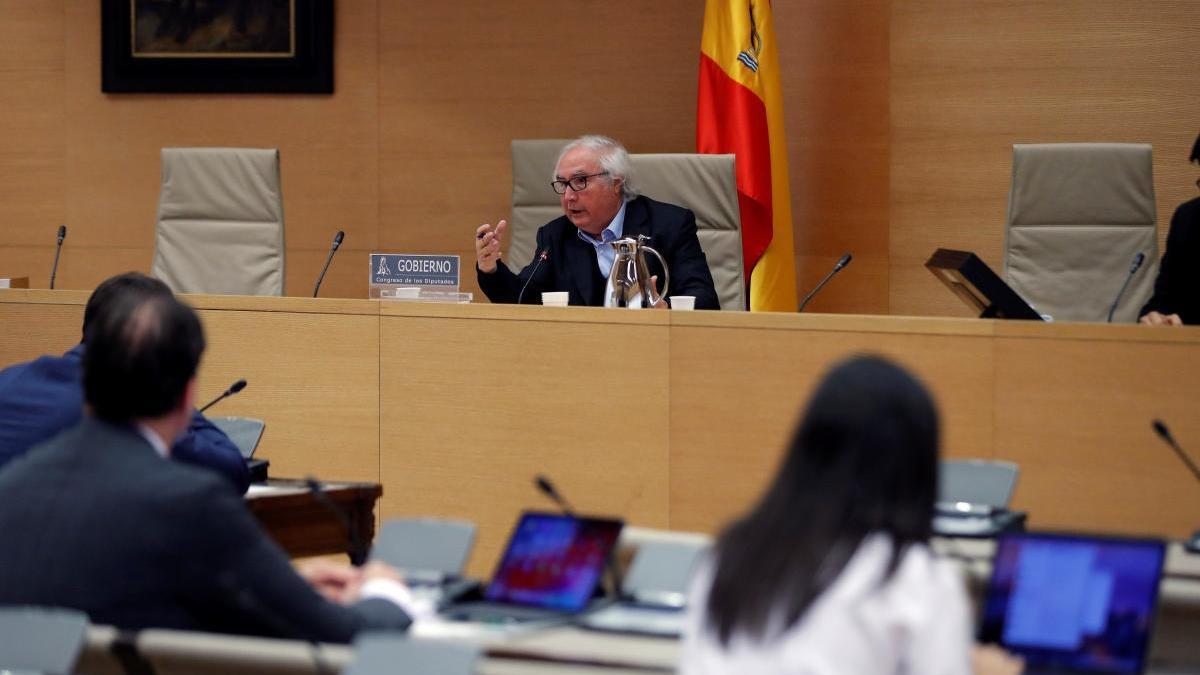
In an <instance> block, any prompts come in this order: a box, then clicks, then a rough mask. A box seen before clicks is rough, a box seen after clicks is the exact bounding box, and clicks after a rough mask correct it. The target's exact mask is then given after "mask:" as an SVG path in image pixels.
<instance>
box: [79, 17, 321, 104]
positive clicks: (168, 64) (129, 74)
mask: <svg viewBox="0 0 1200 675" xmlns="http://www.w3.org/2000/svg"><path fill="white" fill-rule="evenodd" d="M241 1H242V2H248V1H249V0H241ZM289 1H290V3H291V5H290V8H291V9H290V19H291V23H290V25H289V26H287V27H286V28H287V31H286V32H285V33H284V34H283V45H284V46H282V47H272V48H262V49H260V50H258V51H254V50H248V51H241V52H238V51H233V50H232V49H230V50H226V51H225V52H221V51H219V50H212V51H200V50H192V49H189V47H188V46H187V45H186V43H184V44H183V46H181V47H179V48H178V49H173V50H172V51H166V50H162V49H149V48H147V49H140V48H138V47H135V43H134V39H135V35H134V25H135V24H134V21H135V17H136V16H137V11H138V9H137V5H138V3H142V2H146V3H147V4H145V5H143V8H142V9H141V11H142V13H143V15H145V14H148V13H149V9H147V8H150V9H154V10H155V11H159V10H158V6H159V5H167V4H171V3H163V2H158V3H154V1H153V0H149V2H147V0H102V2H101V19H100V25H101V40H100V42H101V47H100V49H101V85H100V89H101V91H103V92H105V93H109V94H121V93H222V94H231V93H306V94H331V93H333V0H289ZM238 2H239V0H230V1H229V2H227V3H224V5H225V6H235V5H237V3H238ZM175 4H177V5H181V6H191V7H195V6H196V3H195V0H192V1H191V3H190V5H189V3H186V2H184V3H175ZM213 4H215V3H206V4H205V5H204V6H211V5H213ZM152 5H153V6H152ZM230 11H232V10H230ZM143 18H144V17H143ZM186 30H187V28H181V29H175V31H176V34H180V35H183V34H186ZM138 39H142V37H141V36H139V38H138ZM272 50H273V51H272Z"/></svg>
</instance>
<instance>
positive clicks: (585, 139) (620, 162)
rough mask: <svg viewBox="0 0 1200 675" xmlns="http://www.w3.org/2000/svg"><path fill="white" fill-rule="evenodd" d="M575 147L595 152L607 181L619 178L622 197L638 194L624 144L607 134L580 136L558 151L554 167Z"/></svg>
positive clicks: (626, 197) (610, 181)
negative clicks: (606, 175)
mask: <svg viewBox="0 0 1200 675" xmlns="http://www.w3.org/2000/svg"><path fill="white" fill-rule="evenodd" d="M575 148H587V149H588V150H591V151H593V152H594V153H596V155H597V160H598V161H599V162H600V168H601V169H603V170H604V171H605V173H607V174H608V181H609V183H612V182H613V180H614V179H616V178H620V179H621V197H622V198H624V199H627V200H628V199H633V198H634V197H637V196H638V192H637V188H635V187H634V185H633V166H632V164H631V163H630V162H629V151H628V150H626V149H625V146H623V145H621V144H620V143H619V142H617V141H615V140H613V139H611V138H609V137H608V136H601V135H599V134H588V135H586V136H580V137H579V138H576V139H575V140H573V141H571V142H570V143H567V144H566V145H565V146H564V147H563V149H562V152H560V153H558V159H557V160H555V162H554V167H555V169H557V168H558V163H559V162H561V161H562V158H563V157H564V156H566V154H567V153H568V152H570V151H572V150H574V149H575ZM554 178H557V176H555V177H554Z"/></svg>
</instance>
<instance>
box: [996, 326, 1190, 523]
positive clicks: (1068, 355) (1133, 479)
mask: <svg viewBox="0 0 1200 675" xmlns="http://www.w3.org/2000/svg"><path fill="white" fill-rule="evenodd" d="M1043 328H1045V327H1043ZM1056 328H1057V327H1056ZM1103 328H1107V329H1108V330H1103ZM1103 328H1101V327H1088V326H1064V327H1061V333H1060V335H1058V336H1053V334H1050V335H1048V334H1047V331H1046V330H1042V331H1040V332H1038V333H1036V334H1034V333H1032V332H1030V331H1028V329H1021V328H1012V329H1010V328H1009V327H1001V328H1000V329H998V330H999V331H1004V332H1000V333H999V334H998V337H997V339H996V344H995V351H996V455H997V456H998V457H1001V458H1004V459H1009V460H1012V461H1014V462H1017V463H1018V464H1019V465H1020V467H1021V476H1020V479H1019V480H1018V482H1017V491H1016V495H1015V497H1014V505H1015V507H1016V508H1019V509H1023V510H1027V511H1029V514H1030V523H1031V525H1032V526H1035V527H1038V528H1063V529H1079V528H1087V529H1096V530H1104V531H1111V532H1123V533H1127V534H1155V535H1170V536H1173V537H1185V536H1188V535H1190V534H1191V532H1193V531H1194V530H1195V529H1196V527H1197V526H1198V525H1200V521H1198V518H1200V490H1197V489H1196V481H1195V479H1194V478H1193V477H1192V475H1191V474H1190V473H1189V472H1188V470H1187V468H1186V467H1185V466H1183V464H1182V463H1181V462H1180V461H1179V458H1178V457H1176V456H1175V455H1174V453H1173V452H1172V451H1171V449H1170V448H1169V447H1167V446H1166V445H1165V444H1164V443H1163V442H1162V440H1161V439H1159V438H1158V437H1157V436H1156V435H1155V434H1154V432H1153V431H1152V430H1151V426H1150V423H1151V420H1153V419H1156V418H1161V419H1162V420H1164V421H1165V422H1166V423H1167V424H1168V426H1169V427H1170V428H1171V430H1172V433H1173V434H1174V436H1175V437H1176V439H1177V440H1178V441H1179V442H1180V443H1182V444H1183V446H1184V447H1192V448H1194V447H1196V446H1197V445H1198V444H1200V443H1197V442H1192V443H1189V442H1188V441H1189V439H1193V440H1194V439H1200V418H1198V417H1197V416H1196V401H1198V400H1200V359H1197V354H1198V353H1200V335H1197V334H1196V333H1197V331H1195V330H1194V329H1185V330H1181V331H1170V332H1168V333H1162V332H1158V333H1155V332H1153V331H1147V330H1145V329H1141V328H1139V327H1136V326H1128V327H1113V326H1106V327H1103ZM1118 331H1120V332H1118ZM1051 337H1057V339H1050V338H1051ZM1122 338H1123V339H1124V340H1125V341H1123V342H1122V341H1119V340H1120V339H1122ZM1192 452H1193V453H1194V452H1195V451H1194V450H1193V451H1192ZM1193 456H1194V455H1193ZM1151 523H1153V525H1151Z"/></svg>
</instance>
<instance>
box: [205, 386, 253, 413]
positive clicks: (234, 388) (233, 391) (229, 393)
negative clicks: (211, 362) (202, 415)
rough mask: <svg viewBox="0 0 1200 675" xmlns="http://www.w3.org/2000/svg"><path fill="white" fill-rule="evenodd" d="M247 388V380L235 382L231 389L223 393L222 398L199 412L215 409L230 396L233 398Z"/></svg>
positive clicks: (216, 399) (209, 403) (218, 398)
mask: <svg viewBox="0 0 1200 675" xmlns="http://www.w3.org/2000/svg"><path fill="white" fill-rule="evenodd" d="M245 388H246V380H238V381H237V382H234V383H233V384H231V385H229V388H228V389H226V390H225V391H223V392H222V393H221V395H220V396H218V397H216V398H214V399H213V400H211V401H209V402H208V404H207V405H205V406H204V407H203V408H201V409H200V410H198V411H197V412H204V411H205V410H208V409H209V408H211V407H213V406H214V405H216V404H218V403H220V402H221V401H224V400H225V399H227V398H229V397H230V396H233V395H234V394H236V393H238V392H239V391H241V390H243V389H245Z"/></svg>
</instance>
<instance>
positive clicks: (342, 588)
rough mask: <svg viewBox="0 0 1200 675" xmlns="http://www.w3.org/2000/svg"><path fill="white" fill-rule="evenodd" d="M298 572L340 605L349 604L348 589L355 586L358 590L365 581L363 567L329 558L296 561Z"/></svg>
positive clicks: (327, 598) (320, 591)
mask: <svg viewBox="0 0 1200 675" xmlns="http://www.w3.org/2000/svg"><path fill="white" fill-rule="evenodd" d="M296 572H298V573H299V574H300V576H301V577H303V578H304V580H305V581H307V582H308V583H310V584H312V587H313V588H315V589H316V590H317V592H318V593H320V594H321V595H323V596H324V597H325V599H326V600H328V601H330V602H335V603H337V604H339V605H342V604H347V602H348V601H347V600H346V599H345V597H346V593H347V590H348V589H351V588H353V589H355V592H357V589H358V588H360V587H361V586H362V583H363V582H362V570H361V569H359V568H357V567H353V566H351V565H347V564H346V563H339V562H334V561H332V560H329V559H327V558H312V559H309V560H301V561H299V562H297V563H296Z"/></svg>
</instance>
